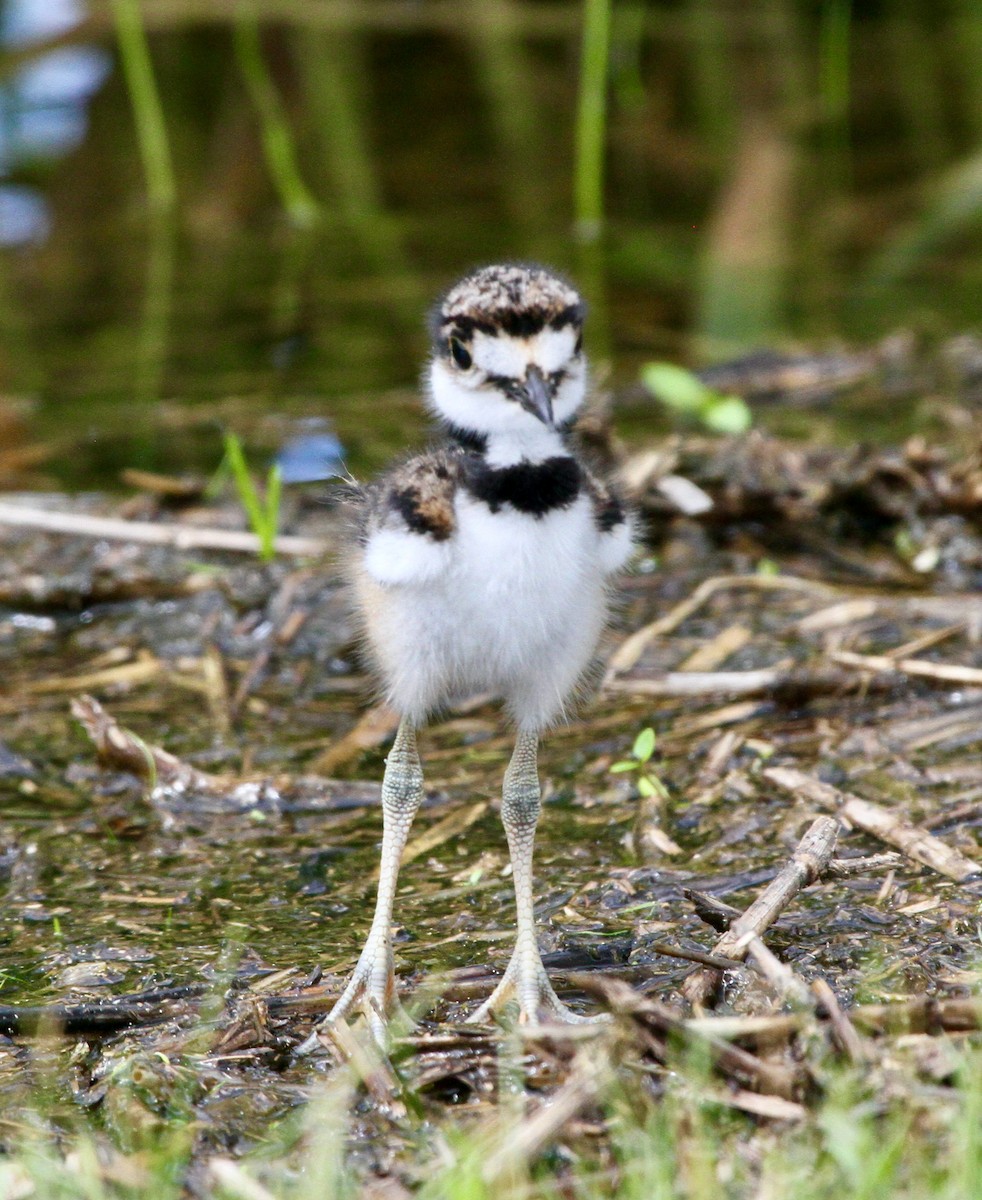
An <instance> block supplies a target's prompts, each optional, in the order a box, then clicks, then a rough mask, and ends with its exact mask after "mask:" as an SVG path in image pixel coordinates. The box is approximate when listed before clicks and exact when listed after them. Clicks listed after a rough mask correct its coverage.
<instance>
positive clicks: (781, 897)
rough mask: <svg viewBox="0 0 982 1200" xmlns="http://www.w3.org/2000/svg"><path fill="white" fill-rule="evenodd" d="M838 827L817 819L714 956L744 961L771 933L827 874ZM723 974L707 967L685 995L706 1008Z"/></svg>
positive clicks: (686, 984)
mask: <svg viewBox="0 0 982 1200" xmlns="http://www.w3.org/2000/svg"><path fill="white" fill-rule="evenodd" d="M837 834H838V825H837V823H836V822H835V821H834V820H833V819H832V818H831V817H817V818H816V819H815V820H814V821H813V822H812V824H811V826H810V828H809V829H808V831H807V833H806V834H805V836H804V837H803V838H802V839H801V841H800V842H799V843H798V846H797V848H796V849H795V851H794V853H793V854H792V855H791V859H790V861H789V862H788V863H787V865H786V866H785V867H784V869H783V870H782V871H781V873H780V874H779V875H777V876H776V877H775V878H774V879H772V880H771V882H770V883H769V884H768V885H767V887H766V888H765V889H764V891H763V892H761V894H760V895H759V896H758V897H757V899H756V900H755V901H754V902H753V904H751V906H750V907H749V908H748V909H747V910H746V912H745V913H743V915H742V916H740V917H738V918H737V919H736V920H735V921H734V922H733V923H732V924H731V926H730V928H729V929H728V930H727V931H726V933H724V934H723V936H722V937H721V938H720V939H719V940H718V941H717V943H716V945H715V946H714V947H713V953H714V954H719V955H722V956H723V957H726V958H739V959H742V958H744V957H745V956H746V954H747V951H748V949H749V947H750V945H751V943H752V942H753V939H754V938H755V937H759V936H760V934H762V933H763V932H764V930H765V929H768V928H769V927H770V926H771V925H772V924H773V923H774V921H776V920H777V918H778V917H779V916H780V914H781V913H782V912H783V911H784V909H785V908H787V906H788V904H790V902H791V901H792V900H793V899H794V897H795V896H796V895H797V894H798V893H799V892H800V891H801V889H802V888H803V887H807V886H808V885H809V884H810V883H814V882H815V880H816V879H818V878H819V876H820V875H821V874H822V873H823V872H824V870H825V869H826V867H827V866H828V864H829V860H830V859H831V858H832V852H833V850H834V849H835V841H836V836H837ZM720 978H721V972H719V971H717V970H714V969H712V968H711V967H703V968H701V969H700V970H698V971H695V972H693V974H692V975H690V976H689V977H688V979H686V980H685V982H684V983H683V984H682V994H683V995H684V996H685V998H686V999H687V1000H688V1001H689V1003H690V1004H692V1005H702V1004H705V1003H706V1002H707V1001H708V1000H709V998H710V997H711V996H712V994H713V993H714V992H715V991H716V988H717V987H718V986H719V982H720Z"/></svg>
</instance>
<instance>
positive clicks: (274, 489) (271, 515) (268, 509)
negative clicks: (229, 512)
mask: <svg viewBox="0 0 982 1200" xmlns="http://www.w3.org/2000/svg"><path fill="white" fill-rule="evenodd" d="M229 475H231V476H232V482H233V483H234V484H235V491H236V493H237V495H238V497H239V503H240V504H241V505H242V507H243V508H244V509H245V512H246V516H247V517H248V519H249V528H250V529H251V530H252V532H253V533H254V534H255V535H256V537H257V538H259V557H260V558H261V559H262V561H263V562H271V561H272V559H273V558H274V557H275V555H276V534H277V530H278V529H279V523H280V499H281V496H282V490H283V477H282V474H281V472H280V468H279V466H277V465H275V464H274V465H273V466H272V467H270V468H269V474H268V475H267V476H266V494H265V497H262V496H260V494H259V492H258V491H257V490H256V485H255V484H254V483H253V482H252V476H251V475H250V474H249V466H248V464H247V463H246V457H245V452H244V451H243V449H242V443H241V442H240V441H239V439H238V437H237V436H236V435H235V434H234V433H227V434H226V435H225V455H224V457H223V458H222V461H221V462H220V463H219V465H218V470H217V471H216V472H215V474H214V477H213V478H212V481H211V483H210V484H209V486H208V493H209V494H210V495H214V494H215V492H217V491H218V489H219V488H220V487H221V485H222V484H223V483H224V482H225V480H226V478H227V477H228V476H229Z"/></svg>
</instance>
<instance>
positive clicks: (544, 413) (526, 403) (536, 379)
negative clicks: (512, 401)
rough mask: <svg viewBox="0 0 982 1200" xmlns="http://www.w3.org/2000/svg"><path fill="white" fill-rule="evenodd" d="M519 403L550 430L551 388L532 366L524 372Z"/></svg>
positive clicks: (551, 417)
mask: <svg viewBox="0 0 982 1200" xmlns="http://www.w3.org/2000/svg"><path fill="white" fill-rule="evenodd" d="M519 402H520V403H521V406H522V408H524V409H525V411H526V412H530V413H531V414H532V416H533V417H538V418H539V420H540V421H541V422H542V424H543V425H548V426H549V428H550V429H551V428H552V425H553V416H552V387H551V386H550V384H549V382H548V380H547V379H546V377H545V376H544V375H543V374H542V372H541V371H540V370H539V368H538V367H537V366H535V365H534V364H533V365H532V366H530V367H529V369H528V370H527V371H526V372H525V380H524V382H523V383H522V386H521V391H520V393H519Z"/></svg>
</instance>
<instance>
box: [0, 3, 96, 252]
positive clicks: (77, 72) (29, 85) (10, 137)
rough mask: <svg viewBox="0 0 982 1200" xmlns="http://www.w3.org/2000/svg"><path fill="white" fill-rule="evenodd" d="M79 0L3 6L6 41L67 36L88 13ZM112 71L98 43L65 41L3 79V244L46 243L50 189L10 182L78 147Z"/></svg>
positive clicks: (21, 43)
mask: <svg viewBox="0 0 982 1200" xmlns="http://www.w3.org/2000/svg"><path fill="white" fill-rule="evenodd" d="M84 15H85V14H84V9H83V6H82V4H81V3H80V2H79V0H8V2H7V3H6V4H4V6H3V8H2V10H0V45H2V46H3V47H4V48H6V49H21V50H23V49H26V48H28V47H30V46H31V45H33V44H35V43H38V42H42V41H45V40H48V39H50V38H53V37H57V36H58V35H60V34H64V33H68V32H69V31H71V30H72V29H74V28H75V27H76V26H77V25H78V24H79V23H80V22H81V21H82V19H83V17H84ZM111 69H112V59H111V56H110V55H109V53H108V52H107V51H105V50H103V49H101V48H100V47H97V46H59V47H57V48H55V49H53V50H49V51H47V52H46V53H44V54H42V55H40V56H39V57H38V58H36V59H34V60H32V61H30V62H28V63H26V64H25V65H24V66H22V67H20V68H19V69H18V70H16V71H15V72H14V73H13V75H12V77H11V78H10V80H9V81H7V82H4V83H2V84H0V179H4V180H5V182H3V183H0V244H2V245H5V246H18V245H25V244H27V243H30V242H41V241H44V240H45V239H46V238H47V236H48V234H49V233H50V231H51V220H52V219H51V211H50V206H49V204H48V201H47V199H46V197H45V196H44V194H43V193H42V192H41V191H40V190H39V189H37V188H35V187H32V186H30V185H28V184H14V183H8V182H6V180H7V179H9V178H10V176H11V175H12V174H13V173H14V172H16V171H17V170H18V169H21V168H24V167H34V166H36V165H37V164H38V163H39V162H44V161H46V160H50V159H52V158H59V157H61V156H62V155H65V154H68V153H69V152H70V151H72V150H74V149H76V147H78V146H79V145H80V144H81V143H82V141H83V139H84V138H85V134H86V131H87V128H88V116H87V105H88V102H89V100H90V99H91V97H92V95H93V94H94V93H95V92H97V91H98V90H99V88H100V87H101V86H102V84H103V83H104V82H105V79H106V77H107V76H108V74H109V72H110V70H111Z"/></svg>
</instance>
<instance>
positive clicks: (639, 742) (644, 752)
mask: <svg viewBox="0 0 982 1200" xmlns="http://www.w3.org/2000/svg"><path fill="white" fill-rule="evenodd" d="M654 752H655V731H654V730H653V729H652V728H651V726H650V725H649V726H648V728H647V729H642V730H641V732H640V733H639V734H638V736H637V737H636V738H635V739H634V745H633V746H632V747H631V753H632V754H633V755H634V757H635V758H636V759H637V760H638V762H643V763H646V762H647V761H648V759H649V758H651V756H652V754H654Z"/></svg>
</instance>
